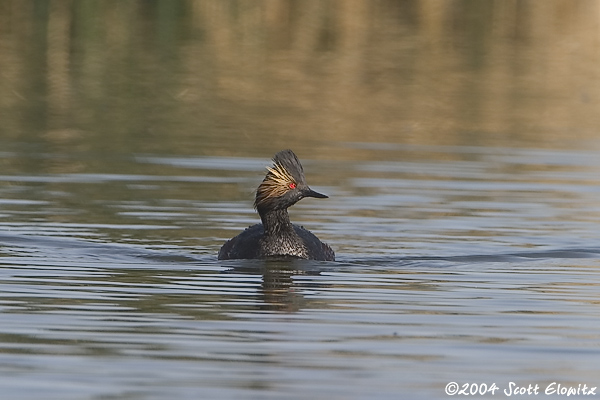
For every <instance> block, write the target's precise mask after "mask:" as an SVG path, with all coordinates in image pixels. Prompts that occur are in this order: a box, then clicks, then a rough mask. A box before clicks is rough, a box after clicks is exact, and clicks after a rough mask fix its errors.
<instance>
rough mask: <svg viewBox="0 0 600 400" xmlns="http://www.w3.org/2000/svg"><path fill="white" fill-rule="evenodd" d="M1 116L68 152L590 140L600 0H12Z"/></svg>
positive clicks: (323, 152)
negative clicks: (30, 0) (84, 150)
mask: <svg viewBox="0 0 600 400" xmlns="http://www.w3.org/2000/svg"><path fill="white" fill-rule="evenodd" d="M2 8H3V9H2V12H0V26H1V27H2V28H1V33H2V34H1V35H0V48H2V52H0V66H1V69H2V77H1V79H0V88H1V89H2V90H0V105H1V107H0V116H1V118H2V120H3V124H2V127H0V130H1V132H2V136H3V137H4V139H5V140H7V139H8V140H17V141H24V142H34V143H38V144H41V145H44V146H48V147H49V148H50V150H56V149H58V150H61V151H79V150H81V149H90V148H91V149H94V150H100V151H108V152H152V153H159V152H166V153H176V154H215V155H257V156H260V157H264V156H265V155H268V154H272V153H273V152H275V151H276V150H279V149H281V148H285V147H293V148H301V147H305V148H311V150H312V152H313V155H314V157H317V158H325V157H348V158H360V157H365V156H364V155H363V154H360V152H358V151H356V152H352V153H351V154H350V153H344V152H341V153H338V152H333V151H332V150H333V149H335V148H336V147H337V146H338V143H339V142H348V141H350V142H355V141H375V142H393V143H413V144H454V145H456V144H457V145H464V144H467V145H484V146H485V145H502V146H516V147H521V146H527V147H529V146H531V147H555V146H563V145H567V144H568V145H570V146H578V145H580V144H581V143H582V142H583V144H584V145H585V144H586V143H587V142H588V141H593V140H595V139H597V137H598V133H597V127H598V126H599V124H600V113H598V112H597V111H598V106H599V105H600V104H599V103H600V80H599V71H598V68H597V65H598V61H600V60H599V49H600V46H599V33H600V30H599V25H598V20H599V16H600V4H599V3H598V2H596V1H571V0H549V1H543V2H540V1H534V0H530V1H516V0H514V1H512V0H498V1H485V2H484V1H479V2H478V1H458V0H456V1H436V0H420V1H410V2H396V1H383V0H380V1H372V0H344V1H320V0H306V1H302V2H295V1H286V0H281V1H262V2H255V1H224V0H206V1H191V0H190V1H183V0H182V1H158V2H134V1H130V2H120V1H77V2H73V1H68V0H54V1H49V2H17V1H14V2H5V3H3V6H2Z"/></svg>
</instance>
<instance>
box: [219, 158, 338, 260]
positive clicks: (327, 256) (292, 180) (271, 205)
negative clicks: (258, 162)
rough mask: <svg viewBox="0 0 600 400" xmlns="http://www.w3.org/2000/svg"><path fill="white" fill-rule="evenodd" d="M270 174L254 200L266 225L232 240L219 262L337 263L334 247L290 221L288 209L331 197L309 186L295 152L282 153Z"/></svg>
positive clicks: (269, 168)
mask: <svg viewBox="0 0 600 400" xmlns="http://www.w3.org/2000/svg"><path fill="white" fill-rule="evenodd" d="M267 171H268V172H267V176H265V179H263V181H262V183H261V184H260V185H259V186H258V189H257V190H256V198H255V200H254V208H256V211H258V214H259V215H260V219H261V221H262V224H256V225H253V226H251V227H250V228H247V229H246V230H245V231H243V232H242V233H240V234H239V235H237V236H236V237H234V238H233V239H231V240H228V241H227V242H226V243H225V244H224V245H223V247H221V250H220V251H219V260H230V259H238V258H245V259H249V258H266V257H272V256H291V257H298V258H306V259H310V260H323V261H334V260H335V253H334V252H333V250H332V249H331V247H329V246H328V245H327V244H325V243H323V242H321V241H320V240H319V238H317V237H316V236H315V235H313V234H312V233H311V232H310V231H308V230H306V229H304V228H303V227H301V226H298V225H294V224H292V223H291V222H290V217H289V215H288V212H287V209H288V207H291V206H293V205H294V204H296V203H297V202H298V201H299V200H300V199H302V198H304V197H316V198H321V199H324V198H327V196H326V195H324V194H321V193H317V192H315V191H314V190H312V189H311V188H309V187H308V185H307V184H306V180H305V178H304V170H303V168H302V164H300V161H299V160H298V157H296V155H295V154H294V152H293V151H291V150H283V151H280V152H279V153H277V154H275V157H273V166H272V167H268V168H267Z"/></svg>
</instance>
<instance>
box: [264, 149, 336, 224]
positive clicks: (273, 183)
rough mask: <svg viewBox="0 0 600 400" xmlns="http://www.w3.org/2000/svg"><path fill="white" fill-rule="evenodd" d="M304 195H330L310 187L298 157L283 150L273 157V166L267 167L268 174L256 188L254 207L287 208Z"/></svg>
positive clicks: (320, 196)
mask: <svg viewBox="0 0 600 400" xmlns="http://www.w3.org/2000/svg"><path fill="white" fill-rule="evenodd" d="M304 197H316V198H319V199H326V198H327V197H328V196H326V195H324V194H321V193H318V192H315V191H314V190H312V189H311V188H310V187H308V185H307V184H306V179H305V178H304V170H303V168H302V164H300V161H299V160H298V157H296V155H295V154H294V152H293V151H291V150H282V151H280V152H279V153H277V154H275V157H273V166H272V167H267V176H265V179H263V181H262V183H261V184H260V185H259V186H258V189H257V190H256V199H255V200H254V208H256V210H257V211H258V212H259V213H263V212H265V211H269V210H281V209H286V208H288V207H291V206H293V205H294V204H296V202H298V201H299V200H300V199H302V198H304Z"/></svg>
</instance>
